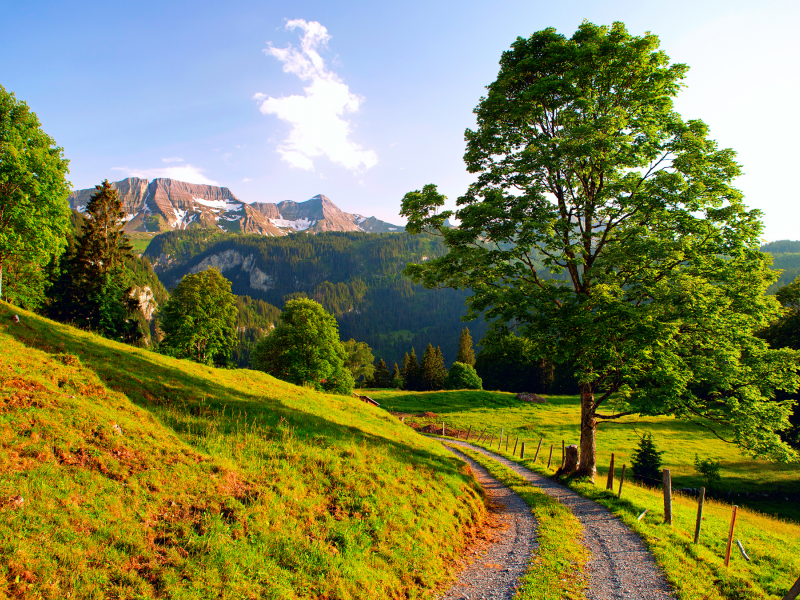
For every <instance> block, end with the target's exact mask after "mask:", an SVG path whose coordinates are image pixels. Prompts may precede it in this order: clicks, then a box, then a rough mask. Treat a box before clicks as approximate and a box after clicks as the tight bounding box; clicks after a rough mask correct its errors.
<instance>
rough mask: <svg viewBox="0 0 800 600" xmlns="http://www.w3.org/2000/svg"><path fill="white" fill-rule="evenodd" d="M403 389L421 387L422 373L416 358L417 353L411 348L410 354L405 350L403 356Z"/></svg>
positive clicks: (417, 388)
mask: <svg viewBox="0 0 800 600" xmlns="http://www.w3.org/2000/svg"><path fill="white" fill-rule="evenodd" d="M402 375H403V389H404V390H419V389H422V373H421V372H420V368H419V361H418V360H417V353H416V352H415V351H414V348H411V354H409V353H408V352H406V355H405V356H404V357H403V371H402Z"/></svg>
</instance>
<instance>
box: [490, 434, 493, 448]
mask: <svg viewBox="0 0 800 600" xmlns="http://www.w3.org/2000/svg"><path fill="white" fill-rule="evenodd" d="M493 443H494V434H492V439H490V440H489V448H491V447H492V444H493Z"/></svg>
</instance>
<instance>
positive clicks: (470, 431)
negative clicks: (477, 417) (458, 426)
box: [465, 425, 472, 441]
mask: <svg viewBox="0 0 800 600" xmlns="http://www.w3.org/2000/svg"><path fill="white" fill-rule="evenodd" d="M470 433H472V425H470V426H469V429H468V430H467V437H466V438H465V439H466V441H469V434H470Z"/></svg>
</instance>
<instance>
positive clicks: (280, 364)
mask: <svg viewBox="0 0 800 600" xmlns="http://www.w3.org/2000/svg"><path fill="white" fill-rule="evenodd" d="M346 360H347V352H346V351H345V349H344V345H343V344H342V342H341V341H340V340H339V326H338V325H337V324H336V319H334V318H333V316H332V315H330V314H329V313H327V312H326V311H325V309H324V308H322V305H320V304H319V303H318V302H315V301H314V300H309V299H308V298H300V299H297V300H290V301H289V302H287V303H286V306H285V307H284V309H283V313H282V314H281V324H280V325H278V326H277V327H276V328H275V329H274V330H273V331H272V333H270V334H269V335H267V336H266V337H265V338H263V339H262V340H261V341H259V342H258V345H256V347H255V349H254V350H253V353H252V356H251V359H250V363H251V365H252V366H253V368H256V369H259V370H261V371H266V372H267V373H269V374H270V375H273V376H275V377H277V378H278V379H283V380H284V381H288V382H290V383H294V384H296V385H305V386H309V387H312V388H314V389H316V390H319V391H326V392H333V393H338V394H349V393H351V392H352V391H353V386H354V381H353V375H352V374H351V373H350V371H349V370H348V369H347V367H346V366H345V361H346Z"/></svg>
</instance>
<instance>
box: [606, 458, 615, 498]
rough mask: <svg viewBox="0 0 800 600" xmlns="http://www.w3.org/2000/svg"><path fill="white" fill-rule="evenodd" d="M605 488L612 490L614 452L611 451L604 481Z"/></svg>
mask: <svg viewBox="0 0 800 600" xmlns="http://www.w3.org/2000/svg"><path fill="white" fill-rule="evenodd" d="M606 489H607V490H611V492H612V493H613V492H614V453H613V452H612V453H611V464H609V465H608V481H606Z"/></svg>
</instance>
